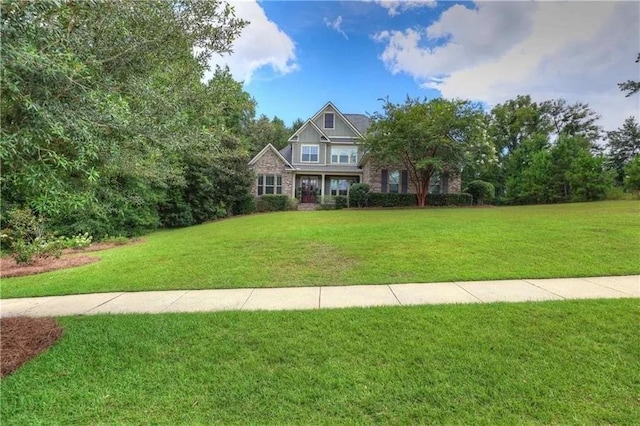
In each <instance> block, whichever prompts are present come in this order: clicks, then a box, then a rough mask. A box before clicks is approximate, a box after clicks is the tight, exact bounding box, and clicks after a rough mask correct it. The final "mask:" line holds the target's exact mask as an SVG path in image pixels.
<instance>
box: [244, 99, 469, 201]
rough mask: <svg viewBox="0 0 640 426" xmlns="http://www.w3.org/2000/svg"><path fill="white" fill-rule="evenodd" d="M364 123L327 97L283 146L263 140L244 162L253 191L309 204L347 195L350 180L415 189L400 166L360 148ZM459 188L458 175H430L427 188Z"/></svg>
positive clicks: (374, 187)
mask: <svg viewBox="0 0 640 426" xmlns="http://www.w3.org/2000/svg"><path fill="white" fill-rule="evenodd" d="M369 124H370V120H369V117H367V116H366V115H363V114H342V113H341V112H340V111H339V110H338V108H336V107H335V105H333V104H332V103H331V102H328V103H327V104H326V105H325V106H324V107H322V108H321V109H320V110H319V111H318V112H317V113H316V114H315V115H314V116H313V117H311V118H310V119H309V120H307V121H306V122H305V123H304V125H302V127H300V128H299V129H298V130H297V131H296V132H295V133H294V134H293V135H291V137H290V138H289V140H288V142H289V144H288V145H287V146H286V147H285V148H283V149H281V150H280V151H278V150H277V149H276V148H275V147H274V146H273V145H271V144H269V145H267V146H265V147H264V149H262V151H260V152H259V153H258V154H257V155H256V156H255V157H254V158H253V159H252V160H251V161H250V162H249V166H250V167H251V168H252V169H253V171H254V173H255V174H256V179H255V181H254V186H253V194H254V195H257V196H261V195H265V194H285V195H289V196H291V197H296V196H299V197H300V200H301V202H303V203H314V202H317V201H324V200H326V199H327V198H329V197H333V196H336V195H348V192H349V187H350V186H351V184H353V183H367V184H369V185H370V186H371V191H372V192H399V193H415V192H416V191H415V188H414V187H413V185H411V183H410V182H409V180H408V178H407V172H406V170H402V169H401V167H399V166H398V167H389V166H388V165H380V164H377V163H376V161H375V159H374V158H371V156H370V155H366V154H365V152H364V151H363V146H362V144H361V142H362V139H363V137H364V135H365V134H366V132H367V128H368V127H369ZM459 191H460V181H459V179H455V180H453V179H452V180H451V181H449V180H448V179H446V178H443V179H439V178H437V177H435V178H432V184H431V187H430V188H429V192H432V193H434V192H435V193H439V192H444V193H447V192H459ZM318 197H319V198H320V199H319V200H318Z"/></svg>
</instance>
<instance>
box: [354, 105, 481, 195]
mask: <svg viewBox="0 0 640 426" xmlns="http://www.w3.org/2000/svg"><path fill="white" fill-rule="evenodd" d="M383 110H384V112H383V113H375V114H374V115H373V116H372V123H371V126H370V127H369V130H368V132H367V136H366V139H365V146H366V148H367V149H368V150H369V152H370V153H371V154H372V156H373V157H374V158H376V159H377V160H378V161H380V162H382V163H389V164H393V163H401V164H403V165H404V167H405V168H406V170H407V172H408V176H409V179H410V180H411V182H412V183H413V184H414V186H415V187H416V189H417V196H418V205H419V206H421V207H423V206H424V205H425V202H426V201H427V191H428V189H429V182H430V180H431V177H432V176H433V175H434V173H436V172H438V173H442V172H446V173H449V174H451V175H455V174H457V173H459V172H460V170H461V169H462V166H463V164H464V160H465V153H466V151H467V147H468V145H469V143H470V141H471V140H473V139H474V138H477V137H478V133H479V132H480V130H481V128H482V126H481V122H482V112H481V108H480V106H479V105H475V104H472V103H471V102H469V101H462V100H447V99H432V100H429V101H426V100H425V101H420V100H419V99H411V98H407V100H406V101H405V103H404V104H393V103H391V102H389V100H387V101H386V102H385V104H384V105H383Z"/></svg>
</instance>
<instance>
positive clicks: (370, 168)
mask: <svg viewBox="0 0 640 426" xmlns="http://www.w3.org/2000/svg"><path fill="white" fill-rule="evenodd" d="M382 169H387V170H404V165H401V164H393V165H390V166H389V165H387V166H381V165H379V164H377V163H376V162H375V161H374V160H373V159H371V158H369V159H368V160H367V161H366V162H365V163H364V164H363V166H362V182H363V183H367V184H369V186H370V187H371V192H381V191H382ZM407 185H408V186H407V192H408V193H410V194H416V193H417V192H418V191H417V190H416V186H415V185H414V184H413V182H411V179H409V180H408V182H407ZM460 185H461V182H460V176H456V177H453V178H449V179H448V185H447V188H446V191H444V192H446V193H448V194H455V193H458V192H460Z"/></svg>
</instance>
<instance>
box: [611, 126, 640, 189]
mask: <svg viewBox="0 0 640 426" xmlns="http://www.w3.org/2000/svg"><path fill="white" fill-rule="evenodd" d="M607 137H608V148H609V159H610V164H611V166H612V167H613V169H614V170H616V173H617V176H616V183H618V184H622V181H623V178H624V167H625V166H626V165H627V164H628V163H629V162H630V161H631V160H632V159H633V157H635V156H636V155H639V154H640V126H639V125H638V122H637V121H636V119H635V117H629V118H627V119H626V120H625V121H624V123H623V124H622V127H620V128H619V129H617V130H614V131H611V132H609V133H608V134H607Z"/></svg>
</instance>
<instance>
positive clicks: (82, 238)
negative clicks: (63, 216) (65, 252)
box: [60, 232, 93, 249]
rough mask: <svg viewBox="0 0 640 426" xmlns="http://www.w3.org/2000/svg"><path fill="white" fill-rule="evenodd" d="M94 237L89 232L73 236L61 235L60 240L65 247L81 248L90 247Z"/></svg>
mask: <svg viewBox="0 0 640 426" xmlns="http://www.w3.org/2000/svg"><path fill="white" fill-rule="evenodd" d="M92 241H93V237H92V236H91V235H89V233H88V232H85V233H84V234H78V235H74V236H73V237H60V242H61V244H62V245H63V246H64V248H72V249H81V248H85V247H89V246H90V245H91V242H92Z"/></svg>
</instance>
